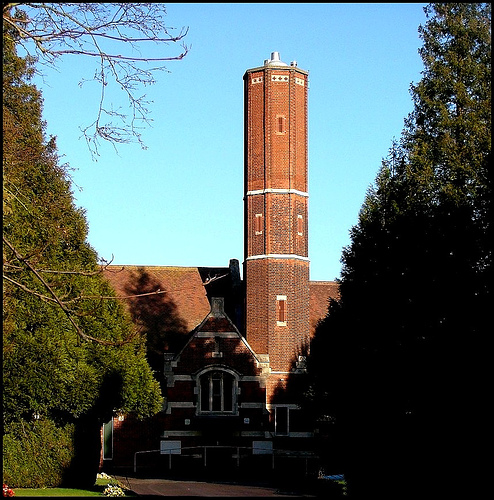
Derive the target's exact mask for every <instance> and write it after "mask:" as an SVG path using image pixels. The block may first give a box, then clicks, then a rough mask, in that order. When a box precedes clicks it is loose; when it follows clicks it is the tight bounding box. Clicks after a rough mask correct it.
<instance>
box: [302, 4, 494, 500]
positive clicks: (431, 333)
mask: <svg viewBox="0 0 494 500" xmlns="http://www.w3.org/2000/svg"><path fill="white" fill-rule="evenodd" d="M425 13H426V15H427V18H428V20H427V23H426V25H425V27H422V26H421V27H420V28H419V32H420V36H421V38H422V40H423V42H424V43H423V47H422V48H421V49H420V54H421V56H422V60H423V63H424V70H423V72H422V75H423V77H422V79H421V81H420V82H419V84H418V85H412V86H411V94H412V97H413V100H414V111H413V112H412V113H411V114H410V115H409V117H408V118H407V120H406V121H405V129H404V131H403V133H402V136H401V139H400V141H399V142H396V143H394V144H393V146H392V148H391V150H390V154H389V156H388V158H387V159H385V160H384V161H383V165H382V167H381V169H380V171H379V174H378V176H377V178H376V182H375V185H374V186H373V187H371V188H370V189H369V191H368V193H367V196H366V199H365V202H364V204H363V207H362V209H361V212H360V214H359V221H358V224H357V225H356V226H355V227H353V228H352V230H351V243H350V245H349V246H348V247H347V248H345V249H344V251H343V256H342V263H343V268H342V279H341V288H340V292H341V300H340V301H339V303H334V304H333V305H332V307H331V308H330V312H329V315H328V317H327V318H326V320H325V321H324V322H323V323H322V324H321V326H320V328H319V329H318V332H317V334H316V338H315V340H314V342H313V345H312V348H311V352H312V354H311V356H310V359H309V370H310V371H311V373H312V377H313V385H312V390H311V393H310V396H311V400H310V401H311V404H312V405H313V406H312V407H313V408H314V407H315V408H317V411H318V412H319V415H326V419H329V420H330V421H333V422H335V424H334V426H333V428H334V429H337V430H338V432H340V433H342V434H343V435H344V436H345V439H344V442H343V445H342V457H343V459H344V460H343V464H344V466H345V467H347V471H348V475H349V481H350V490H351V491H352V488H353V495H354V496H355V497H362V498H367V497H368V495H369V494H371V492H373V493H376V494H378V495H380V497H381V498H382V497H383V496H389V497H392V498H407V497H414V498H424V497H437V495H438V494H440V492H441V490H445V489H446V488H448V487H453V489H454V488H457V487H458V486H459V484H460V478H461V475H462V474H468V473H467V472H466V471H467V470H468V471H469V473H471V472H472V471H471V469H470V465H471V464H472V463H473V458H474V455H475V451H474V448H473V446H471V445H473V444H474V442H475V439H474V436H476V437H477V438H478V437H479V434H477V429H478V426H477V425H476V424H475V422H474V419H473V418H472V415H475V416H476V417H475V418H476V419H477V418H480V415H481V414H482V411H483V408H484V407H483V404H482V401H483V391H482V390H480V388H481V387H482V388H483V389H485V386H484V385H482V382H483V381H484V380H485V378H486V375H487V373H486V363H487V359H486V358H485V356H484V353H485V352H486V349H487V338H488V325H489V315H490V312H489V309H490V307H489V306H490V304H489V301H490V300H492V299H491V290H492V285H491V283H492V274H491V273H492V265H491V261H492V240H493V238H492V234H491V233H492V223H491V221H492V168H491V167H490V164H489V159H490V147H491V144H490V142H491V133H490V130H491V101H490V91H491V89H490V81H491V65H490V17H491V14H490V4H431V5H430V6H428V7H426V8H425ZM462 469H465V470H462ZM463 479H465V477H463ZM467 481H469V479H467ZM477 482H478V481H477ZM469 487H470V488H471V489H472V491H473V489H474V488H475V482H473V481H471V483H470V484H469Z"/></svg>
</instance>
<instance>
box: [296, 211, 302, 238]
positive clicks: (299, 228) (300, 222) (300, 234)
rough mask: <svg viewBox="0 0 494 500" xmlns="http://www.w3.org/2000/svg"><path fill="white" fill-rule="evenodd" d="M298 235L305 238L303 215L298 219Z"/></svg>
mask: <svg viewBox="0 0 494 500" xmlns="http://www.w3.org/2000/svg"><path fill="white" fill-rule="evenodd" d="M297 234H298V235H299V236H303V234H304V218H303V216H302V215H299V216H298V217H297Z"/></svg>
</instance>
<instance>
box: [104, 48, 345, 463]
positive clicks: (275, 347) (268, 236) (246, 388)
mask: <svg viewBox="0 0 494 500" xmlns="http://www.w3.org/2000/svg"><path fill="white" fill-rule="evenodd" d="M244 103H245V118H244V120H245V123H244V124H245V154H244V178H245V183H244V186H245V192H244V264H243V272H244V275H243V280H242V279H241V278H240V269H239V263H238V261H236V260H231V261H230V264H229V266H228V267H225V268H177V267H151V266H147V267H146V266H144V267H140V268H137V267H135V266H126V267H125V268H124V269H123V270H122V269H120V270H117V269H116V268H115V267H112V266H109V267H108V268H106V269H105V271H104V272H105V276H106V277H107V279H108V280H109V281H110V283H111V284H112V285H113V287H114V288H115V290H116V291H117V295H122V296H127V297H128V296H129V295H132V294H135V295H136V298H135V299H130V300H126V302H125V303H126V306H127V308H128V309H129V311H130V312H131V315H132V317H134V318H135V321H139V322H140V326H141V327H143V328H144V330H145V331H146V332H147V335H148V336H149V335H160V336H162V337H163V338H164V339H168V340H167V341H166V342H165V343H164V344H163V363H162V364H161V368H160V373H157V376H158V377H159V378H160V382H161V384H162V389H163V395H164V396H165V399H166V404H165V407H164V408H163V411H162V412H160V413H159V414H158V415H156V416H155V417H152V418H150V419H146V420H145V421H138V420H137V419H136V418H135V417H134V416H133V415H119V416H115V418H113V419H112V420H111V421H110V422H108V423H106V424H105V425H104V426H103V429H102V459H101V466H102V468H107V469H109V470H112V469H113V470H115V469H117V470H118V469H120V468H127V469H129V468H134V470H135V469H136V468H138V467H144V466H147V465H152V464H153V463H154V464H157V463H161V462H163V460H165V462H166V463H167V464H168V467H171V465H172V461H173V462H174V464H175V466H176V465H177V464H178V463H180V464H182V466H183V465H184V464H190V467H191V468H192V469H194V467H197V466H203V467H204V466H206V465H207V464H209V465H211V464H213V466H217V467H218V468H222V467H225V463H230V464H231V463H232V460H233V461H236V464H237V466H240V463H241V460H240V458H242V463H245V461H250V463H251V465H252V464H253V465H254V466H256V463H257V464H261V463H264V462H262V460H264V459H265V458H266V456H269V457H274V456H275V455H278V456H280V455H281V454H282V453H292V454H293V453H294V454H295V455H296V454H297V453H298V454H299V456H304V453H309V452H310V450H311V449H312V448H311V447H312V444H311V440H312V438H313V435H312V429H311V428H310V426H308V425H307V423H306V422H305V419H304V415H303V412H302V411H301V409H300V405H299V397H300V393H299V392H300V391H298V393H297V387H298V385H297V383H298V382H297V381H298V380H300V378H301V376H302V375H303V373H304V372H305V354H306V349H307V347H308V344H309V341H310V338H311V335H312V334H313V332H314V329H315V326H316V324H317V321H318V320H319V319H321V318H322V317H324V316H325V314H326V312H327V307H328V301H329V299H330V298H336V297H337V296H338V286H337V284H336V283H334V282H311V281H310V279H309V258H308V234H307V233H308V231H307V229H308V155H307V151H308V147H307V122H308V114H307V109H308V72H307V71H305V70H301V69H299V68H298V67H297V64H296V63H295V62H292V63H291V64H290V65H288V64H286V63H283V62H282V61H281V60H280V57H279V54H278V53H277V52H273V53H272V54H271V58H270V59H269V60H266V61H265V62H264V64H263V65H262V66H260V67H256V68H252V69H249V70H247V71H246V72H245V74H244ZM155 290H161V291H166V292H167V293H166V294H163V295H155V294H150V293H149V292H153V291H155ZM143 294H144V295H143ZM138 295H140V297H137V296H138ZM150 301H154V302H153V303H152V304H151V303H150ZM143 322H144V324H143ZM146 322H147V323H146ZM220 450H227V451H225V453H226V457H225V456H223V462H221V461H214V460H213V461H211V456H212V454H213V453H220ZM232 450H234V451H232ZM241 450H243V451H241ZM241 456H242V457H241ZM305 456H307V455H305ZM207 457H209V459H207ZM225 460H226V462H225ZM256 460H257V462H256ZM270 463H274V462H271V461H269V462H268V464H270ZM214 464H216V465H214ZM264 465H265V463H264ZM190 467H189V468H190Z"/></svg>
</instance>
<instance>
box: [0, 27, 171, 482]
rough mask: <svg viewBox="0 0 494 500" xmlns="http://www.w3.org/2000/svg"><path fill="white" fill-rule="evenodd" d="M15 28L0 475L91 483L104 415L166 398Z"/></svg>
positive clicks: (150, 406) (8, 66) (8, 37)
mask: <svg viewBox="0 0 494 500" xmlns="http://www.w3.org/2000/svg"><path fill="white" fill-rule="evenodd" d="M15 36H16V35H15V32H13V31H12V30H11V29H9V28H6V27H5V25H4V32H3V42H4V43H3V178H4V184H3V193H4V196H3V285H4V288H3V299H4V300H3V319H4V323H3V424H4V440H3V441H4V471H3V472H4V481H5V482H8V483H9V485H10V486H23V487H27V486H29V485H33V486H55V485H57V484H60V482H62V481H64V482H66V483H67V482H68V483H70V484H78V485H86V486H87V485H92V484H94V480H95V475H96V471H97V467H98V464H99V427H100V425H101V423H102V422H103V421H107V420H108V419H109V418H110V417H111V415H112V413H113V412H115V411H121V412H128V411H133V412H136V413H137V414H138V415H139V416H142V417H144V416H149V415H152V414H154V413H156V412H157V411H159V410H160V409H161V407H162V397H161V394H160V390H159V385H158V383H157V381H156V380H155V379H154V378H153V375H152V372H151V369H150V367H149V365H148V363H147V361H146V351H145V344H144V342H143V341H142V339H141V338H140V337H138V336H134V335H133V331H132V328H133V327H132V323H131V321H130V320H129V318H128V316H125V314H124V311H123V309H122V307H121V306H120V305H119V304H118V303H117V301H116V300H114V299H113V300H112V299H111V297H112V294H113V292H112V290H111V289H110V287H109V286H108V285H107V284H106V282H105V281H104V280H103V279H102V277H101V273H100V272H99V271H100V267H99V266H98V264H97V255H96V253H95V252H94V250H93V249H92V248H91V247H90V245H89V244H88V243H87V241H86V236H87V223H86V220H85V216H84V212H83V211H82V210H80V209H77V208H76V207H75V205H74V203H73V198H72V193H71V191H70V181H69V176H68V170H67V167H66V166H64V165H60V163H59V158H58V155H57V149H56V144H55V140H54V138H50V139H49V140H47V139H46V137H45V134H44V128H45V127H44V123H43V122H42V119H41V111H42V110H41V105H42V100H41V94H40V92H39V91H38V90H37V89H36V88H35V87H34V86H33V85H31V84H30V83H29V77H30V75H32V71H33V66H32V61H31V60H30V59H29V58H21V57H18V56H17V54H16V46H15V43H16V38H15ZM40 445H41V446H40ZM72 449H73V453H72V451H71V450H72ZM19 453H20V454H21V457H20V456H19Z"/></svg>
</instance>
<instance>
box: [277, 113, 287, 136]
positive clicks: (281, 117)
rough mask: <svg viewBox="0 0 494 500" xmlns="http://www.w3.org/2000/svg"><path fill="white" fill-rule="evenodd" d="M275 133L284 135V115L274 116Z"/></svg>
mask: <svg viewBox="0 0 494 500" xmlns="http://www.w3.org/2000/svg"><path fill="white" fill-rule="evenodd" d="M276 133H277V134H284V133H285V115H276Z"/></svg>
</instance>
